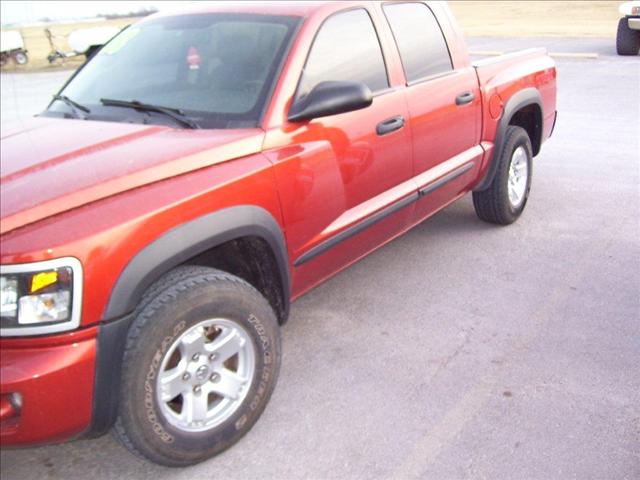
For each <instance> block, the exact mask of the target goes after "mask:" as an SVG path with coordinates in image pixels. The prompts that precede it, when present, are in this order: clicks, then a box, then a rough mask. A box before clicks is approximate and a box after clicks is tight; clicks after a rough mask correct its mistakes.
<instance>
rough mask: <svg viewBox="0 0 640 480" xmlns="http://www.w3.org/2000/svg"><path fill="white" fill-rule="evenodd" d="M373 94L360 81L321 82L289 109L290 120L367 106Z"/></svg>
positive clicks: (344, 111)
mask: <svg viewBox="0 0 640 480" xmlns="http://www.w3.org/2000/svg"><path fill="white" fill-rule="evenodd" d="M372 102H373V94H372V93H371V90H370V89H369V87H367V86H366V85H365V84H364V83H362V82H322V83H319V84H318V85H316V87H315V88H314V89H313V90H311V92H309V94H308V95H307V96H305V97H304V98H302V99H301V100H298V101H296V102H295V103H294V104H293V105H292V106H291V110H289V121H290V122H303V121H305V120H312V119H314V118H320V117H328V116H331V115H338V114H339V113H346V112H353V111H355V110H361V109H363V108H367V107H368V106H369V105H371V103H372Z"/></svg>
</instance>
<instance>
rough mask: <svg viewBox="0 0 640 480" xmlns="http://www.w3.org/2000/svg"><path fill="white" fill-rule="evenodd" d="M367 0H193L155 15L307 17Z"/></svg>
mask: <svg viewBox="0 0 640 480" xmlns="http://www.w3.org/2000/svg"><path fill="white" fill-rule="evenodd" d="M368 3H370V2H369V1H341V2H336V1H332V0H324V1H268V2H265V1H246V0H241V1H222V2H220V1H216V2H195V3H192V4H190V5H188V6H187V7H186V8H184V7H182V8H180V9H179V10H177V9H176V10H174V9H167V10H163V11H162V12H161V13H159V14H155V15H154V17H157V16H173V15H187V14H198V13H213V12H229V13H255V14H262V15H283V16H286V15H291V16H297V17H305V18H306V17H309V16H311V15H312V14H313V13H316V12H320V11H334V10H342V9H345V8H349V7H352V6H357V5H363V4H368Z"/></svg>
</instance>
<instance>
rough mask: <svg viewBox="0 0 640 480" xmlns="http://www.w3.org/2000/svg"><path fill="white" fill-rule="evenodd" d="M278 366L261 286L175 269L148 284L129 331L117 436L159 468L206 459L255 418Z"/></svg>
mask: <svg viewBox="0 0 640 480" xmlns="http://www.w3.org/2000/svg"><path fill="white" fill-rule="evenodd" d="M223 341H224V342H223ZM203 342H204V343H203ZM194 352H195V353H194ZM233 352H235V353H233ZM196 354H197V355H196ZM212 355H213V356H212ZM214 357H215V358H214ZM279 367H280V330H279V326H278V321H277V319H276V316H275V313H274V311H273V309H272V308H271V306H270V305H269V303H268V302H267V300H266V299H265V298H264V297H263V296H262V295H260V293H259V292H258V291H257V290H256V289H254V288H253V287H252V286H251V285H249V284H248V283H246V282H245V281H244V280H241V279H240V278H237V277H235V276H233V275H229V274H227V273H224V272H220V271H218V270H214V269H210V268H204V267H181V268H179V269H176V270H175V271H173V272H171V273H170V274H168V275H167V276H165V277H164V278H163V279H161V280H160V281H158V282H157V283H156V284H155V285H153V286H152V287H150V288H149V290H148V291H147V294H145V296H144V297H143V299H142V301H141V303H140V307H139V308H138V310H137V315H136V318H135V320H134V321H133V324H132V326H131V328H130V330H129V333H128V335H127V343H126V346H125V354H124V359H123V374H122V379H121V390H120V398H119V406H118V417H117V420H116V423H115V426H114V434H115V436H116V438H118V439H119V440H120V441H121V442H122V443H123V444H124V445H125V447H127V448H128V449H129V450H130V451H131V452H132V453H134V454H136V455H138V456H140V457H142V458H145V459H148V460H151V461H152V462H155V463H158V464H161V465H165V466H170V467H181V466H187V465H192V464H195V463H198V462H201V461H203V460H206V459H208V458H210V457H212V456H214V455H216V454H218V453H220V452H222V451H223V450H225V449H227V448H228V447H230V446H232V445H233V444H234V443H236V442H237V441H238V440H239V439H240V438H241V437H242V436H243V435H244V434H245V433H247V432H248V431H249V430H250V429H251V427H252V426H253V425H254V424H255V422H256V421H257V420H258V418H259V417H260V415H261V413H262V412H263V411H264V409H265V407H266V405H267V403H268V401H269V398H270V397H271V393H272V392H273V389H274V388H275V385H276V380H277V377H278V373H279ZM241 377H244V378H245V379H247V381H246V383H244V384H242V382H241V381H240V379H241ZM165 381H166V385H168V388H167V387H163V388H160V383H161V382H165ZM221 392H222V393H221ZM174 395H175V396H174ZM170 397H171V398H170ZM198 405H199V406H200V409H198ZM190 414H191V416H190Z"/></svg>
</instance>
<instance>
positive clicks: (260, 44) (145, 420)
mask: <svg viewBox="0 0 640 480" xmlns="http://www.w3.org/2000/svg"><path fill="white" fill-rule="evenodd" d="M191 8H193V9H192V10H188V11H181V12H178V13H170V12H167V13H159V14H155V15H153V16H150V17H147V18H146V19H144V20H142V21H140V22H139V23H137V24H135V25H133V26H131V27H130V28H128V29H126V30H124V31H123V32H121V33H120V34H119V35H117V36H116V37H115V38H114V39H113V40H111V41H110V42H109V43H108V44H106V45H105V46H104V47H103V48H102V49H101V50H100V51H99V52H98V53H97V54H96V56H95V57H94V58H93V59H91V60H90V61H89V62H88V63H86V64H85V65H84V66H83V67H82V68H81V69H80V70H79V71H78V72H77V73H76V74H75V75H74V76H73V77H72V78H71V80H70V81H69V82H68V83H67V84H66V85H65V86H64V87H63V88H62V89H61V91H60V92H59V93H58V94H57V95H56V96H55V97H54V100H53V101H52V102H51V104H50V105H49V107H48V108H47V109H46V111H44V112H43V113H42V114H40V115H38V116H37V117H35V118H32V119H28V120H25V121H22V122H20V123H18V124H16V125H14V126H13V127H9V128H7V129H5V130H3V134H2V135H3V136H2V141H1V151H2V153H1V160H2V162H1V164H2V172H1V181H2V189H1V207H0V208H1V218H2V222H1V231H0V233H1V245H2V249H1V271H0V273H1V282H2V283H1V291H2V301H1V322H2V323H1V331H0V333H1V335H2V339H1V348H2V359H1V363H0V368H1V378H2V380H1V394H2V399H1V400H2V405H1V410H0V412H1V435H0V439H1V442H2V445H3V447H4V446H19V445H22V446H25V445H34V444H41V443H50V442H60V441H66V440H70V439H73V438H79V437H92V436H98V435H101V434H103V433H106V432H107V431H109V430H113V431H114V433H115V435H116V436H117V438H119V439H120V440H121V441H122V443H123V444H124V445H125V446H127V447H128V448H129V449H130V450H131V451H132V452H134V453H135V454H137V455H140V456H142V457H144V458H147V459H149V460H151V461H154V462H157V463H160V464H164V465H170V466H182V465H189V464H193V463H196V462H199V461H202V460H204V459H206V458H209V457H211V456H213V455H215V454H216V453H219V452H220V451H222V450H223V449H225V448H227V447H229V446H230V445H232V444H233V443H235V442H236V441H237V440H238V439H239V438H240V437H241V436H242V435H243V434H245V433H246V432H247V431H248V430H249V429H250V428H251V426H252V425H253V424H254V423H255V422H256V420H257V419H258V417H259V416H260V414H261V412H262V411H263V410H264V408H265V406H266V404H267V402H268V400H269V397H270V395H271V393H272V391H273V389H274V387H275V383H276V379H277V377H278V371H279V365H280V357H281V341H280V333H279V330H280V327H281V326H282V325H283V324H284V323H285V322H286V321H287V317H288V314H289V305H290V303H291V301H292V300H294V299H296V298H298V297H300V296H301V295H303V294H305V293H306V292H308V291H309V290H311V289H312V288H314V287H315V286H317V285H318V284H320V283H321V282H323V281H324V280H326V279H327V278H329V277H331V276H332V275H335V274H336V273H337V272H339V271H340V270H342V269H344V268H346V267H348V266H349V265H350V264H352V263H354V262H356V261H357V260H358V259H360V258H362V257H363V256H365V255H367V254H368V253H370V252H371V251H373V250H375V249H377V248H379V247H380V246H382V245H384V244H385V243H386V242H389V241H391V240H392V239H393V238H394V237H397V236H398V235H400V234H402V233H403V232H406V231H407V230H409V229H410V228H411V227H413V226H415V225H416V224H418V223H420V222H422V221H423V220H425V219H426V218H428V217H430V216H431V215H433V214H435V213H436V212H438V211H439V210H441V209H442V208H444V207H445V206H447V205H449V204H450V203H452V202H454V201H455V200H457V199H459V198H461V197H463V196H464V195H466V194H468V193H472V195H473V202H474V205H475V209H476V211H477V213H478V216H479V217H480V218H481V219H482V220H484V221H487V222H490V223H494V224H499V225H507V224H510V223H512V222H514V221H515V220H516V219H517V218H518V217H519V216H520V215H521V214H522V212H523V210H524V208H525V206H526V204H527V199H528V197H529V192H530V188H531V179H532V161H533V158H534V157H535V156H536V155H538V154H539V153H540V150H541V147H542V144H543V142H544V141H545V140H546V139H548V138H549V137H550V136H551V134H552V131H553V128H554V125H555V120H556V69H555V66H554V62H553V60H552V59H551V58H550V57H549V56H548V55H547V54H546V52H545V51H544V50H543V49H532V50H526V51H522V52H517V53H513V54H510V55H506V56H503V57H498V58H493V59H490V60H481V61H479V62H476V63H471V61H470V58H469V54H468V53H467V48H466V45H465V42H464V38H463V36H462V33H461V31H460V30H459V28H458V27H457V25H456V22H455V20H454V18H453V17H452V15H451V13H450V11H449V8H448V6H447V4H446V3H445V2H438V1H434V2H429V1H427V2H419V1H396V2H372V1H348V2H333V1H328V2H235V3H229V2H224V3H220V4H216V3H214V4H202V5H196V6H194V7H191ZM421 348H429V346H428V345H425V346H424V347H421Z"/></svg>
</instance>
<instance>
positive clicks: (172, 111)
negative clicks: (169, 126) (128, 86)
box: [100, 98, 200, 129]
mask: <svg viewBox="0 0 640 480" xmlns="http://www.w3.org/2000/svg"><path fill="white" fill-rule="evenodd" d="M100 103H102V104H103V105H104V106H106V107H124V108H133V109H135V110H141V111H143V112H156V113H161V114H163V115H166V116H167V117H171V118H172V119H173V120H175V121H176V122H178V123H180V124H181V125H183V126H185V127H187V128H194V129H196V128H200V127H199V126H198V124H197V123H195V122H194V121H193V120H191V119H190V118H189V117H187V116H186V115H185V113H184V112H183V111H182V110H179V109H177V108H169V107H160V106H158V105H150V104H148V103H142V102H139V101H137V100H131V101H127V100H113V99H110V98H101V99H100Z"/></svg>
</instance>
